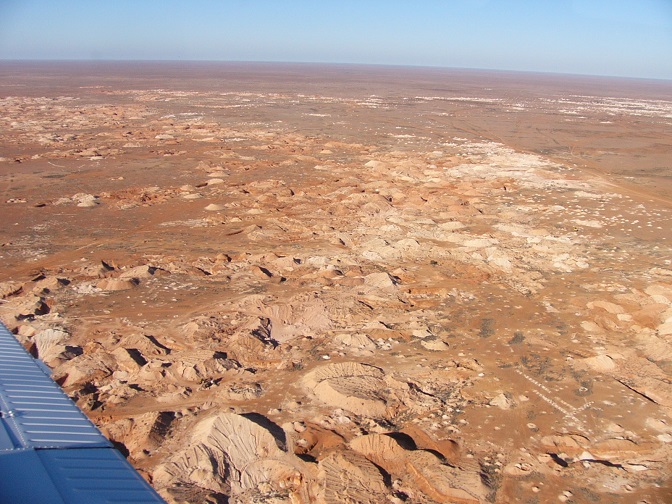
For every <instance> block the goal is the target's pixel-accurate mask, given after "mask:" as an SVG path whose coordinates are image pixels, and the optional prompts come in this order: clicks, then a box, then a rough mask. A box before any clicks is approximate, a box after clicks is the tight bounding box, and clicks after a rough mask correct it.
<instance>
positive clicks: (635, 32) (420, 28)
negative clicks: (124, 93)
mask: <svg viewBox="0 0 672 504" xmlns="http://www.w3.org/2000/svg"><path fill="white" fill-rule="evenodd" d="M669 54H672V3H671V2H667V1H665V0H640V1H636V2H635V1H632V0H610V1H609V0H582V1H579V0H572V1H564V0H549V1H547V2H543V3H540V4H538V3H530V2H526V1H523V0H498V1H495V0H451V1H446V2H438V1H432V0H426V1H422V2H416V3H414V4H413V5H410V4H407V3H406V2H401V1H394V0H392V1H382V0H371V1H368V2H355V1H354V0H343V1H340V2H330V1H325V2H320V3H318V4H315V3H314V2H309V1H308V0H294V1H290V2H286V3H282V4H279V3H277V2H271V1H270V0H256V1H252V2H241V1H238V0H236V1H234V0H229V1H224V2H214V1H212V0H202V1H201V2H198V3H187V2H184V1H180V0H165V1H163V2H157V1H155V0H147V1H145V2H140V3H138V2H131V1H130V0H119V1H116V2H114V3H104V2H97V3H91V2H85V1H83V0H65V1H63V2H57V3H54V2H47V1H45V0H23V1H19V0H0V60H2V61H92V62H96V61H98V62H104V61H211V62H231V63H234V62H239V63H243V62H249V63H288V64H292V63H297V64H300V63H305V64H336V65H339V64H340V65H373V66H402V67H423V68H424V67H426V68H452V69H469V70H486V71H488V70H489V71H512V72H531V73H548V74H561V75H585V76H597V77H621V78H635V79H654V80H672V59H671V58H669Z"/></svg>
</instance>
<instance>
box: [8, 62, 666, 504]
mask: <svg viewBox="0 0 672 504" xmlns="http://www.w3.org/2000/svg"><path fill="white" fill-rule="evenodd" d="M671 223H672V85H671V83H670V82H665V81H646V80H633V79H631V80H624V79H607V78H597V77H570V76H558V75H542V74H522V73H496V72H483V71H466V70H465V71H459V70H441V69H420V68H416V69H411V68H394V67H365V66H362V67H357V66H311V65H273V64H242V63H240V64H232V63H231V64H224V63H109V62H105V63H103V62H100V63H93V62H92V63H63V62H60V63H59V62H53V63H37V62H33V63H11V62H3V63H0V320H2V321H3V322H4V323H5V324H6V325H7V327H8V328H9V329H10V330H11V331H12V332H14V333H15V334H16V335H17V337H18V338H19V339H20V341H21V342H22V343H23V344H24V345H25V347H26V348H27V349H29V350H30V351H31V353H32V354H33V355H35V356H37V357H39V358H40V359H42V360H43V361H44V362H45V363H46V364H47V365H48V366H49V367H50V368H52V369H53V377H54V379H55V380H57V382H58V383H59V384H60V385H62V387H63V388H64V390H65V391H66V392H67V393H68V394H69V395H70V397H72V399H73V400H74V401H75V402H76V403H77V405H78V406H79V407H80V408H82V409H83V410H84V411H85V413H86V414H87V415H88V416H89V417H90V418H91V419H92V420H93V422H94V423H95V424H96V425H98V426H99V427H100V428H101V430H102V431H103V432H104V433H105V434H106V435H107V436H108V437H109V438H110V439H112V440H113V442H114V443H115V444H116V445H117V447H118V448H119V449H120V450H121V451H122V453H124V455H126V456H127V458H128V460H129V461H130V462H131V463H132V464H133V465H134V466H135V467H136V468H137V469H138V470H139V471H140V472H141V474H142V475H143V476H144V477H145V478H146V479H147V480H148V481H149V482H150V483H151V484H152V485H153V486H154V487H155V488H156V489H157V490H158V491H159V493H160V494H161V495H162V496H163V497H164V498H165V499H166V500H167V501H168V502H169V503H202V502H209V503H224V502H231V503H289V502H291V503H309V502H316V503H346V502H347V503H401V502H408V503H423V504H424V503H435V502H437V503H443V502H449V503H487V502H495V503H510V502H511V503H512V502H520V503H526V504H536V503H539V504H542V503H548V502H566V503H571V502H573V503H649V504H654V503H664V502H672V481H671V479H670V478H671V475H672V382H671V380H672V253H671V250H670V248H671V245H672V226H671Z"/></svg>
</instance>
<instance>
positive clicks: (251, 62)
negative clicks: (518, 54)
mask: <svg viewBox="0 0 672 504" xmlns="http://www.w3.org/2000/svg"><path fill="white" fill-rule="evenodd" d="M2 63H17V64H21V63H36V64H58V63H68V64H70V63H75V64H80V63H81V64H83V65H87V64H90V65H95V64H101V63H103V64H104V63H112V64H119V63H121V64H133V63H137V64H146V63H157V64H163V63H165V64H193V63H203V64H222V65H260V66H263V65H268V66H277V67H280V66H292V65H296V66H306V67H308V66H315V67H319V66H323V67H360V68H371V67H375V68H380V69H385V68H388V69H394V68H399V69H409V70H416V69H417V70H439V71H460V72H476V73H479V72H482V73H501V74H524V75H538V76H563V77H572V78H576V77H578V78H597V79H615V80H637V81H655V82H672V77H669V78H668V77H636V76H624V75H603V74H587V73H570V72H553V71H540V70H516V69H502V68H476V67H451V66H439V65H413V64H393V63H349V62H319V61H260V60H206V59H191V60H188V59H147V60H141V59H39V58H33V59H9V58H0V65H1V64H2Z"/></svg>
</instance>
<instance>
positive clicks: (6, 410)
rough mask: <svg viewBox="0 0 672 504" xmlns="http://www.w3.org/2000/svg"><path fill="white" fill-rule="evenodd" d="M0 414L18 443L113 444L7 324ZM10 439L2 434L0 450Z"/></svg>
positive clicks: (1, 330) (0, 344)
mask: <svg viewBox="0 0 672 504" xmlns="http://www.w3.org/2000/svg"><path fill="white" fill-rule="evenodd" d="M0 414H1V415H2V417H1V418H2V424H3V427H4V429H5V430H7V431H9V432H10V433H11V434H10V438H13V439H14V444H16V445H17V446H15V448H19V447H23V448H81V447H83V446H92V447H93V446H99V447H110V446H112V445H111V444H110V442H109V441H108V440H107V439H106V438H105V436H103V435H102V434H101V433H100V431H99V430H98V429H97V428H96V427H95V426H94V425H93V424H92V423H91V421H90V420H89V419H88V418H87V417H86V415H84V413H82V411H81V410H80V409H79V408H78V407H77V406H76V405H75V404H74V403H73V402H72V401H71V400H70V398H69V397H68V396H67V395H65V393H64V392H63V391H62V390H61V388H60V387H59V386H58V385H56V383H54V381H53V380H52V379H51V378H50V377H49V376H47V375H46V374H44V372H43V371H42V368H40V366H38V365H37V362H36V361H35V359H33V357H32V356H31V355H30V354H29V353H28V352H26V350H25V349H24V348H23V347H22V346H21V344H20V343H19V342H18V341H17V340H16V338H14V335H13V334H11V333H10V332H9V331H8V330H7V328H6V327H4V326H2V325H0ZM0 430H2V429H0ZM6 443H7V441H6V439H4V443H3V436H2V434H0V450H2V449H3V448H4V449H7V447H6V446H4V445H6ZM13 448H14V447H12V448H10V449H13Z"/></svg>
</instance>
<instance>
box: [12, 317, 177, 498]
mask: <svg viewBox="0 0 672 504" xmlns="http://www.w3.org/2000/svg"><path fill="white" fill-rule="evenodd" d="M23 502H26V503H28V502H29V503H33V502H34V503H40V504H80V503H81V504H85V503H90V504H112V503H163V502H164V501H163V499H162V498H161V497H160V496H159V494H157V493H156V492H155V491H154V490H153V489H152V487H151V486H150V485H149V484H148V483H147V482H146V481H145V480H144V479H143V478H142V477H141V476H140V475H139V474H138V473H137V471H135V469H133V467H132V466H131V465H130V464H129V463H128V461H126V459H125V458H124V457H123V456H122V455H121V454H120V453H119V452H118V451H117V450H115V449H114V448H113V447H112V443H110V441H108V440H107V439H106V438H105V437H104V436H103V435H102V434H101V433H100V431H99V430H98V429H97V428H96V427H95V426H94V425H93V424H92V423H91V421H90V420H89V419H88V418H87V417H86V416H85V415H84V413H82V411H81V410H80V409H79V408H77V406H76V405H75V404H74V403H73V402H72V401H71V400H70V399H69V398H68V396H67V395H65V393H64V392H63V391H62V390H61V389H60V387H59V386H58V385H56V383H54V381H53V380H52V379H51V378H50V377H49V376H48V374H46V373H45V371H44V370H43V368H42V367H40V366H39V365H38V362H37V361H36V360H35V359H33V358H32V357H31V356H30V354H29V353H28V352H26V351H25V349H24V348H23V347H22V346H21V344H20V343H19V342H18V341H17V340H16V339H15V338H14V336H13V335H12V334H11V333H10V332H9V331H8V330H7V328H6V327H5V326H4V325H3V324H2V323H0V504H10V503H11V504H15V503H23Z"/></svg>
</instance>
